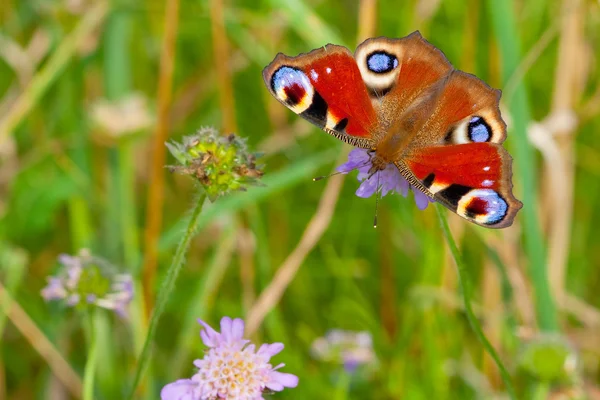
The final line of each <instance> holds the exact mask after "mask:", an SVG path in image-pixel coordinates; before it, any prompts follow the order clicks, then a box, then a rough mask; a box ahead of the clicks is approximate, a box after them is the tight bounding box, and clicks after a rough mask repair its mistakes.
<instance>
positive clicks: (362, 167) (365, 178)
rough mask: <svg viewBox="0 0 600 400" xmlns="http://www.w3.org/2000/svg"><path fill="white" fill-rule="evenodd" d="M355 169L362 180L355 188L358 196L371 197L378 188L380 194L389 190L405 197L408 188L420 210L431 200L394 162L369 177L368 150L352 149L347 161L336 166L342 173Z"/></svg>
mask: <svg viewBox="0 0 600 400" xmlns="http://www.w3.org/2000/svg"><path fill="white" fill-rule="evenodd" d="M355 169H356V170H358V176H357V178H358V180H359V181H361V182H362V183H361V184H360V186H359V187H358V189H357V190H356V195H357V196H358V197H362V198H367V197H371V196H373V195H374V194H375V193H376V192H377V191H378V190H381V195H382V196H385V195H386V194H388V193H390V192H396V193H400V194H401V195H402V196H404V197H406V196H407V195H408V190H409V189H411V190H412V191H413V193H414V194H415V202H416V203H417V207H418V208H419V209H420V210H424V209H425V208H427V205H428V204H429V203H430V202H433V200H431V199H430V198H429V197H428V196H427V195H426V194H425V193H423V192H421V191H420V190H418V189H415V188H413V187H412V186H411V185H410V183H408V181H407V180H406V179H404V177H403V176H402V175H401V174H400V171H398V168H396V166H395V165H394V164H388V166H387V167H386V169H384V170H381V171H377V172H375V173H374V174H373V175H372V176H371V177H369V175H370V174H369V170H370V169H371V155H370V154H369V150H365V149H353V150H352V151H351V152H350V153H349V154H348V162H346V163H345V164H342V165H340V166H339V167H337V171H338V172H341V173H343V174H347V173H348V172H350V171H353V170H355ZM378 184H379V187H378Z"/></svg>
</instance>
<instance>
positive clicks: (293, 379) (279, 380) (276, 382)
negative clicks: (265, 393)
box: [266, 371, 298, 392]
mask: <svg viewBox="0 0 600 400" xmlns="http://www.w3.org/2000/svg"><path fill="white" fill-rule="evenodd" d="M269 378H271V380H270V381H269V383H267V385H266V386H267V388H269V389H271V390H273V391H275V392H280V391H282V390H283V388H286V387H289V388H294V387H296V386H298V377H297V376H296V375H293V374H286V373H285V372H279V371H272V372H271V373H270V374H269Z"/></svg>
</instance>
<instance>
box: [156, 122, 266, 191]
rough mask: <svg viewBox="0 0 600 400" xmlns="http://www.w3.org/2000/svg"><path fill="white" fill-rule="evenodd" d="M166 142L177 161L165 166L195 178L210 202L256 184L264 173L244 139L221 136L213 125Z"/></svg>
mask: <svg viewBox="0 0 600 400" xmlns="http://www.w3.org/2000/svg"><path fill="white" fill-rule="evenodd" d="M166 145H167V147H168V149H169V151H170V152H171V154H173V156H174V157H175V158H176V159H177V161H179V163H180V165H176V166H169V167H168V168H169V169H170V170H171V171H176V172H179V173H183V174H186V175H190V176H192V177H194V178H195V179H196V180H197V181H198V182H200V184H201V185H202V187H203V188H204V190H205V191H206V193H207V195H208V197H209V199H211V201H214V200H216V199H217V198H218V197H220V196H223V195H225V194H227V193H229V192H230V191H233V190H244V189H245V186H246V185H248V184H256V183H258V180H259V178H260V177H261V176H262V174H263V173H262V171H261V170H260V169H259V168H258V167H257V166H256V163H255V162H256V155H255V154H252V153H250V152H249V151H248V148H247V145H246V141H245V140H244V139H241V138H239V137H238V136H236V135H234V134H233V133H232V134H229V135H227V136H224V135H219V134H218V132H217V131H216V130H215V129H213V128H202V129H200V130H199V131H198V132H197V133H196V134H195V135H192V136H187V137H185V138H183V142H182V143H179V142H174V141H172V142H170V143H167V144H166Z"/></svg>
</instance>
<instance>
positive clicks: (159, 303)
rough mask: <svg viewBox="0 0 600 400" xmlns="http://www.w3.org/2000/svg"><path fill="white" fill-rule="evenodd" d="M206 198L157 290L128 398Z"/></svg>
mask: <svg viewBox="0 0 600 400" xmlns="http://www.w3.org/2000/svg"><path fill="white" fill-rule="evenodd" d="M205 199H206V194H205V193H204V192H202V193H201V195H200V197H199V198H198V200H197V202H196V206H195V208H194V210H193V211H192V215H191V217H190V220H189V222H188V225H187V229H186V231H185V235H184V236H183V238H181V241H180V242H179V245H178V246H177V251H176V252H175V257H173V261H172V262H171V266H170V267H169V269H168V271H167V275H166V276H165V279H164V281H163V283H162V286H161V288H160V290H159V292H158V298H157V300H156V307H155V308H154V312H153V313H152V317H151V318H150V326H149V327H148V334H147V335H146V340H145V342H144V347H143V348H142V353H141V354H140V357H139V359H138V363H137V368H136V371H135V377H134V379H133V384H132V385H131V389H130V392H129V396H128V397H127V398H128V399H133V396H134V394H135V389H136V388H137V386H138V384H139V382H140V380H141V378H142V374H143V372H144V370H145V369H146V364H148V358H149V356H150V347H151V345H152V341H153V340H154V336H155V334H156V328H157V327H158V322H159V320H160V317H161V315H162V313H163V312H164V310H165V306H166V305H167V302H168V301H169V297H170V295H171V292H173V289H174V288H175V282H176V281H177V277H178V276H179V273H180V272H181V268H182V267H183V261H184V259H185V255H186V253H187V250H188V247H189V246H190V241H191V240H192V237H193V236H194V232H195V230H196V225H197V224H198V218H199V217H200V213H201V212H202V205H203V204H204V200H205Z"/></svg>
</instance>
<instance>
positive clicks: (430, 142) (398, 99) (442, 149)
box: [263, 32, 522, 228]
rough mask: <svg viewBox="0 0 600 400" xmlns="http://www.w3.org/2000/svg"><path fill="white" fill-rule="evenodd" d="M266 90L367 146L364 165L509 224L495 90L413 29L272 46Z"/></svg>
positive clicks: (484, 218) (480, 220) (460, 208)
mask: <svg viewBox="0 0 600 400" xmlns="http://www.w3.org/2000/svg"><path fill="white" fill-rule="evenodd" d="M263 77H264V80H265V83H266V85H267V87H268V88H269V90H270V91H271V93H272V94H273V96H274V97H275V98H276V99H277V100H279V101H280V102H281V103H282V104H284V105H285V106H286V107H288V108H290V109H291V110H292V111H294V112H295V113H297V114H299V115H300V116H302V117H304V118H305V119H307V120H308V121H310V122H312V123H313V124H315V125H317V126H319V127H320V128H321V129H323V130H324V131H326V132H327V133H329V134H331V135H332V136H334V137H336V138H338V139H341V140H343V141H344V142H346V143H349V144H351V145H353V146H355V147H359V148H362V149H366V150H368V151H369V154H370V164H371V171H370V173H371V172H372V173H375V172H377V171H379V170H383V169H385V168H387V166H388V165H390V164H393V165H395V166H396V167H397V168H398V170H399V171H400V173H401V174H402V176H403V177H404V178H405V179H406V180H407V181H408V182H409V183H410V184H411V185H412V186H413V187H414V188H416V189H417V190H420V191H422V192H423V193H425V194H426V195H427V196H429V197H430V198H431V199H434V200H436V201H438V202H440V203H441V204H443V205H444V206H446V207H447V208H449V209H450V210H452V211H454V212H456V213H457V214H458V215H460V216H462V217H464V218H466V219H467V220H469V221H471V222H474V223H476V224H478V225H482V226H486V227H492V228H502V227H506V226H509V225H511V224H512V221H513V219H514V216H515V215H516V212H517V211H518V210H519V209H520V208H521V206H522V204H521V203H520V202H519V201H518V200H517V199H515V198H514V196H513V194H512V183H511V161H512V159H511V157H510V155H509V154H508V152H507V151H506V150H505V149H504V148H503V147H502V142H503V141H504V140H505V138H506V124H505V123H504V121H503V120H502V117H501V115H500V110H499V106H498V105H499V100H500V94H501V93H500V91H499V90H495V89H492V88H490V87H489V86H488V85H487V84H485V83H484V82H483V81H481V80H480V79H478V78H477V77H475V76H474V75H470V74H467V73H465V72H462V71H459V70H456V69H454V68H453V67H452V65H451V64H450V62H449V61H448V60H447V58H446V57H445V56H444V54H443V53H442V52H441V51H440V50H438V49H437V48H436V47H434V46H433V45H431V44H430V43H429V42H427V41H426V40H425V39H423V37H422V36H421V35H420V34H419V33H418V32H414V33H412V34H411V35H409V36H407V37H405V38H401V39H389V38H384V37H380V38H374V39H368V40H366V41H365V42H363V43H362V44H361V45H360V46H359V47H358V48H357V50H356V52H355V53H354V55H352V53H351V52H350V51H349V50H348V49H347V48H345V47H343V46H337V45H331V44H329V45H327V46H324V47H323V48H319V49H316V50H313V51H312V52H310V53H307V54H300V55H299V56H296V57H287V56H285V55H283V54H281V53H280V54H278V55H277V57H276V58H275V59H274V60H273V62H271V64H269V65H268V66H267V67H266V68H265V70H264V71H263Z"/></svg>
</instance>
